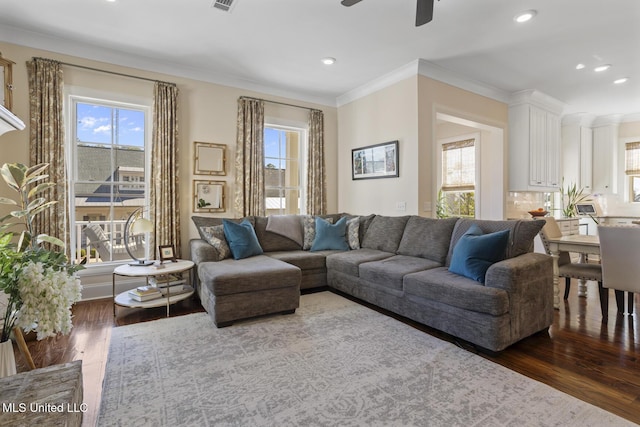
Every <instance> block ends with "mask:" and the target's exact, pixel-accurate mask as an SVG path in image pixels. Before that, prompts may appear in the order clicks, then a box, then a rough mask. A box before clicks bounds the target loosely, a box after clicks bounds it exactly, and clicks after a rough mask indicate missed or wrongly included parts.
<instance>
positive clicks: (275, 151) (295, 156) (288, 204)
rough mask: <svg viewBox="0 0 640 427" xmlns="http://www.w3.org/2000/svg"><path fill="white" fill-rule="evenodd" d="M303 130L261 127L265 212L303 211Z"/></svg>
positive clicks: (269, 126)
mask: <svg viewBox="0 0 640 427" xmlns="http://www.w3.org/2000/svg"><path fill="white" fill-rule="evenodd" d="M305 140H306V130H305V129H301V128H294V127H286V126H277V125H266V124H265V127H264V178H265V198H266V200H265V206H266V213H267V215H278V214H299V213H304V212H303V211H304V191H303V188H304V187H303V180H304V178H303V177H304V173H303V170H304V162H303V161H302V159H303V151H304V146H305V144H304V143H303V141H305Z"/></svg>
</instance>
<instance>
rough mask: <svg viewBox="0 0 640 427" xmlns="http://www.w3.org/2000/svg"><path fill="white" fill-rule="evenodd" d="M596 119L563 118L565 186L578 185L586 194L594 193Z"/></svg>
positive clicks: (586, 117) (576, 116)
mask: <svg viewBox="0 0 640 427" xmlns="http://www.w3.org/2000/svg"><path fill="white" fill-rule="evenodd" d="M593 119H594V117H593V116H591V115H586V114H572V115H569V116H565V117H563V118H562V177H563V178H564V181H565V185H570V184H576V185H577V186H578V188H584V190H585V192H587V193H591V192H593V177H592V171H593V131H592V130H591V123H592V122H593Z"/></svg>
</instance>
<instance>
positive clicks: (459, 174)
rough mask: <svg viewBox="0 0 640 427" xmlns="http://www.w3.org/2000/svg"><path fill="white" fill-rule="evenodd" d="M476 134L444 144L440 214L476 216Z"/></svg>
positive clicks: (439, 196) (439, 202) (439, 198)
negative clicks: (469, 137) (473, 136)
mask: <svg viewBox="0 0 640 427" xmlns="http://www.w3.org/2000/svg"><path fill="white" fill-rule="evenodd" d="M475 189H476V144H475V138H471V139H465V140H459V141H453V142H446V143H444V144H442V187H441V192H440V194H439V195H438V216H461V217H472V218H473V217H475V214H476V211H475Z"/></svg>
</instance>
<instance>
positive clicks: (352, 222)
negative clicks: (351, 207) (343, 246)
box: [347, 216, 360, 249]
mask: <svg viewBox="0 0 640 427" xmlns="http://www.w3.org/2000/svg"><path fill="white" fill-rule="evenodd" d="M359 234H360V217H359V216H354V217H353V218H350V219H348V220H347V241H348V242H349V248H350V249H360V236H359Z"/></svg>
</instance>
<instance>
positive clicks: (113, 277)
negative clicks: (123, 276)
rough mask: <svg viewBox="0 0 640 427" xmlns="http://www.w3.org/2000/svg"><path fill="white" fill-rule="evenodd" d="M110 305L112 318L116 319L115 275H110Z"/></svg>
mask: <svg viewBox="0 0 640 427" xmlns="http://www.w3.org/2000/svg"><path fill="white" fill-rule="evenodd" d="M111 303H112V304H113V317H114V318H115V317H116V273H113V274H111Z"/></svg>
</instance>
